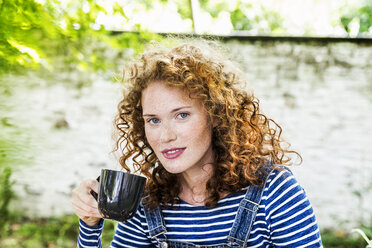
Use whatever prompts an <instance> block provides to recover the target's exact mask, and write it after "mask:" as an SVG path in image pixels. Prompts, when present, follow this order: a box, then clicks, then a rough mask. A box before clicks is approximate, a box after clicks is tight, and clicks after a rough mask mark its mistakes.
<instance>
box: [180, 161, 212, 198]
mask: <svg viewBox="0 0 372 248" xmlns="http://www.w3.org/2000/svg"><path fill="white" fill-rule="evenodd" d="M212 175H213V164H212V163H208V164H205V165H203V166H201V167H199V168H192V169H190V170H188V171H185V172H183V173H182V174H180V178H179V180H180V184H181V192H180V195H179V197H180V198H181V199H182V200H184V201H186V202H187V203H189V204H192V205H204V202H205V199H206V198H207V197H208V192H207V190H206V188H207V187H206V186H207V182H208V180H209V179H210V178H211V177H212Z"/></svg>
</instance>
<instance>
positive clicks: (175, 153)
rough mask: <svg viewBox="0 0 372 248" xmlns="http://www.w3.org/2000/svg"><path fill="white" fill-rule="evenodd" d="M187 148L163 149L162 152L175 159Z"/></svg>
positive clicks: (166, 156)
mask: <svg viewBox="0 0 372 248" xmlns="http://www.w3.org/2000/svg"><path fill="white" fill-rule="evenodd" d="M185 150H186V148H174V149H166V150H163V151H162V152H161V153H162V154H163V156H164V157H165V158H167V159H174V158H177V157H178V156H180V155H181V154H182V153H183V151H185Z"/></svg>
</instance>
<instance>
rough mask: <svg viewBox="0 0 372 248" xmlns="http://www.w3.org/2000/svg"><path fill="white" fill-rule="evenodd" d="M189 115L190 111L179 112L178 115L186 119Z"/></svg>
mask: <svg viewBox="0 0 372 248" xmlns="http://www.w3.org/2000/svg"><path fill="white" fill-rule="evenodd" d="M187 116H189V114H188V113H179V114H178V117H179V118H181V119H185V118H186V117H187Z"/></svg>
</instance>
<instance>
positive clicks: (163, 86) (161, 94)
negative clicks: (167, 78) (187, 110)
mask: <svg viewBox="0 0 372 248" xmlns="http://www.w3.org/2000/svg"><path fill="white" fill-rule="evenodd" d="M141 104H142V109H143V112H146V111H161V110H163V111H166V110H169V109H173V108H178V107H182V106H184V105H189V106H199V105H200V101H199V100H198V99H195V98H191V97H190V94H189V92H187V91H186V90H185V89H182V88H179V87H174V86H169V85H168V84H167V83H166V82H163V81H155V82H151V83H149V85H148V86H147V87H146V89H144V90H143V91H142V97H141Z"/></svg>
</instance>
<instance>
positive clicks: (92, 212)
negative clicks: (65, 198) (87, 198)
mask: <svg viewBox="0 0 372 248" xmlns="http://www.w3.org/2000/svg"><path fill="white" fill-rule="evenodd" d="M72 206H73V208H74V212H75V214H76V215H77V216H79V217H80V219H86V218H89V217H94V218H99V219H100V218H102V216H101V214H100V213H99V211H98V208H95V207H89V206H88V205H84V204H81V203H79V202H78V201H72Z"/></svg>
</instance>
